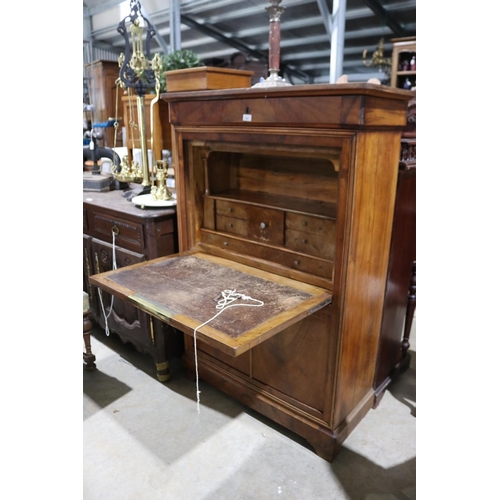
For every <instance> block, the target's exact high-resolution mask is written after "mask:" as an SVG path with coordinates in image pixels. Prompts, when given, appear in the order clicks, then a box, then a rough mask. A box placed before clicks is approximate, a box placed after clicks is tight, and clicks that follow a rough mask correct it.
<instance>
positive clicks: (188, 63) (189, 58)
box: [160, 49, 204, 92]
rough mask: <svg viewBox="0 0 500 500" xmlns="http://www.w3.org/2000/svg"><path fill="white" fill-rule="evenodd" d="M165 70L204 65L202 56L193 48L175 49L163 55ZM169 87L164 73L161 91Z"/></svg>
mask: <svg viewBox="0 0 500 500" xmlns="http://www.w3.org/2000/svg"><path fill="white" fill-rule="evenodd" d="M161 61H162V65H163V68H162V69H163V71H173V70H176V69H185V68H197V67H199V66H204V64H203V61H202V60H201V59H200V57H199V56H198V55H197V54H195V53H194V52H193V51H192V50H186V49H184V50H181V49H179V50H174V51H173V52H170V53H169V54H166V55H165V54H163V55H162V56H161ZM166 87H167V83H166V79H165V75H164V74H163V73H162V75H161V77H160V92H165V91H166Z"/></svg>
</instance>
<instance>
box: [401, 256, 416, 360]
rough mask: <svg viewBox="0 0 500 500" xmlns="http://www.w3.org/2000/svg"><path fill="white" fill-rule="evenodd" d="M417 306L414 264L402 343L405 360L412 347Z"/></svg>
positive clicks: (414, 265) (414, 264)
mask: <svg viewBox="0 0 500 500" xmlns="http://www.w3.org/2000/svg"><path fill="white" fill-rule="evenodd" d="M416 306H417V263H416V262H414V263H413V267H412V274H411V279H410V289H409V291H408V304H407V306H406V318H405V327H404V332H403V340H402V342H401V353H402V356H403V358H404V357H405V356H406V353H407V351H408V349H409V347H410V333H411V326H412V323H413V315H414V313H415V308H416Z"/></svg>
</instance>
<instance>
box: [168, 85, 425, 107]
mask: <svg viewBox="0 0 500 500" xmlns="http://www.w3.org/2000/svg"><path fill="white" fill-rule="evenodd" d="M415 95H416V92H414V91H410V90H403V89H398V88H395V87H388V86H385V85H376V84H371V83H346V84H324V85H316V84H311V85H293V86H290V87H269V88H252V87H250V88H243V89H225V90H202V91H189V92H167V93H164V94H161V98H162V99H163V100H164V101H167V102H175V101H205V100H220V99H242V98H244V99H258V98H260V99H261V98H268V97H304V96H308V97H315V96H332V97H334V96H371V97H379V98H385V99H391V100H398V101H409V100H411V99H412V98H413V97H415Z"/></svg>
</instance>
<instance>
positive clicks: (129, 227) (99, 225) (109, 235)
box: [89, 213, 144, 250]
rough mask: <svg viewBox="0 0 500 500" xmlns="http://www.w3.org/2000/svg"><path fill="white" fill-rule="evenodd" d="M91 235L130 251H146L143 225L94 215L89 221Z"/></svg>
mask: <svg viewBox="0 0 500 500" xmlns="http://www.w3.org/2000/svg"><path fill="white" fill-rule="evenodd" d="M89 224H90V233H91V235H92V236H97V237H99V238H101V239H103V240H104V241H108V242H112V241H113V234H115V243H116V245H118V246H121V247H124V248H127V249H129V250H144V230H143V226H142V225H141V224H138V223H135V222H131V221H126V220H124V219H120V218H118V217H111V216H109V215H106V214H100V213H93V214H92V217H91V219H90V221H89Z"/></svg>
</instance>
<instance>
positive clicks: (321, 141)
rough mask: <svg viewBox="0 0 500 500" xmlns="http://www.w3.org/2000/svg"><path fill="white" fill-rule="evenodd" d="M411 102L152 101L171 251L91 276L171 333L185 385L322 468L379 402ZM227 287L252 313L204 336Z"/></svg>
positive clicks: (321, 97) (311, 88) (390, 97)
mask: <svg viewBox="0 0 500 500" xmlns="http://www.w3.org/2000/svg"><path fill="white" fill-rule="evenodd" d="M413 95H414V94H413V93H412V92H409V91H405V90H400V89H391V88H389V87H384V86H380V85H372V84H345V85H340V84H338V85H304V86H290V87H274V88H268V89H262V88H251V89H232V90H222V91H205V92H189V93H188V92H185V93H180V92H179V93H167V94H163V95H162V98H163V99H164V100H165V101H166V102H168V103H169V113H170V121H171V123H172V126H173V127H172V130H173V136H172V140H173V152H174V163H175V164H176V165H177V170H176V189H177V195H178V200H179V201H178V206H177V216H178V231H179V251H180V252H181V253H180V254H178V255H176V256H171V257H165V258H162V259H156V260H155V261H153V262H147V263H138V264H136V265H133V266H130V267H129V268H127V269H122V270H118V271H110V272H106V273H103V274H100V275H97V276H93V277H91V283H93V284H95V285H99V286H100V287H102V289H104V290H107V291H108V292H110V293H113V294H115V295H116V296H117V297H120V298H122V299H124V300H128V301H129V302H130V303H132V304H135V305H136V306H137V307H138V308H140V309H141V310H143V311H145V312H148V313H149V314H152V315H153V316H155V317H156V318H158V319H160V320H162V321H164V322H166V323H167V324H170V325H172V326H173V327H174V328H177V329H179V330H181V331H183V332H184V334H185V353H184V356H183V361H184V365H185V368H186V370H187V373H188V376H190V377H191V378H193V379H196V378H197V377H198V376H199V377H200V378H201V379H203V380H205V381H207V382H208V383H210V384H212V385H214V386H215V387H217V388H219V389H220V390H222V391H224V392H226V393H227V394H229V395H231V396H232V397H234V398H236V399H238V400H239V401H241V402H243V403H244V404H246V405H248V406H249V407H251V408H253V409H254V410H256V411H258V412H260V413H262V414H263V415H266V416H267V417H269V418H270V419H272V420H274V421H275V422H278V423H279V424H281V425H283V426H285V427H286V428H288V429H290V430H292V431H294V432H295V433H297V434H299V435H301V436H303V437H304V438H305V439H307V440H308V441H309V442H310V443H311V444H312V446H313V447H314V448H315V450H316V452H317V453H318V455H319V456H321V457H323V458H325V459H326V460H328V461H331V460H332V459H333V458H334V456H335V454H336V453H337V452H338V451H339V449H340V446H341V444H342V442H343V441H344V440H345V439H346V437H347V436H348V435H349V434H350V433H351V431H352V430H353V429H354V428H355V426H356V425H357V424H358V423H359V422H360V421H361V419H362V418H363V417H364V415H365V414H366V413H367V412H368V411H369V410H370V408H372V407H373V406H374V404H375V402H376V398H377V394H376V390H375V388H374V385H375V379H376V377H377V375H378V373H379V372H378V370H377V360H378V359H379V357H380V353H379V349H380V346H381V330H382V325H383V322H384V321H389V323H391V321H390V319H389V318H388V316H384V310H385V307H386V290H387V287H388V285H389V279H388V276H389V271H390V255H391V252H392V251H394V252H396V253H397V252H399V251H400V250H399V248H398V247H397V245H396V246H394V245H393V246H392V250H391V242H392V235H393V221H394V214H395V207H396V199H397V191H398V176H399V171H398V164H399V157H400V141H401V133H402V130H403V128H404V126H405V125H406V114H407V107H408V101H409V100H410V99H411V98H412V97H413ZM402 260H404V258H402ZM410 274H411V266H410V269H409V270H408V282H409V280H410ZM170 282H171V283H176V284H177V286H178V287H179V291H178V293H177V294H174V293H172V292H171V287H169V286H168V283H170ZM233 288H235V289H236V290H237V291H238V292H241V293H243V294H246V295H248V296H251V297H252V298H254V299H258V300H262V301H263V302H264V304H265V305H264V306H263V307H262V308H255V309H254V310H251V311H246V310H245V309H250V308H243V307H242V308H236V307H235V308H233V309H230V310H227V311H224V313H223V314H222V315H221V316H219V317H217V318H216V320H214V321H212V322H211V323H210V324H207V325H205V326H202V325H203V323H204V322H205V321H207V320H208V319H210V318H211V316H213V315H214V314H215V313H216V312H217V310H216V308H215V304H216V302H217V300H218V299H219V298H220V293H221V292H222V291H223V290H226V289H233ZM399 293H401V294H403V291H400V292H399ZM407 293H408V288H406V289H405V290H404V298H405V300H406V297H407ZM179 295H180V296H181V297H185V299H182V298H179ZM384 318H385V319H384ZM389 326H390V327H393V326H394V325H392V323H391V324H390V325H389ZM195 332H196V349H195V342H194V340H195ZM194 390H195V389H194V388H193V391H194ZM201 403H203V400H202V401H201Z"/></svg>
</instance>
